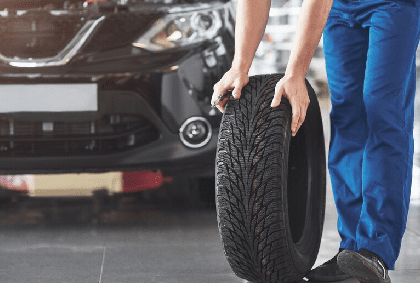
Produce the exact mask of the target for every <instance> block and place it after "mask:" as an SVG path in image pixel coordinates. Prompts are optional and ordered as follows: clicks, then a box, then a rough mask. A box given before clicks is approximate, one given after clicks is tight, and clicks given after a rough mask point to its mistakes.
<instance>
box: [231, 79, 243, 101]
mask: <svg viewBox="0 0 420 283" xmlns="http://www.w3.org/2000/svg"><path fill="white" fill-rule="evenodd" d="M234 87H235V88H234V89H233V91H232V96H233V97H234V98H235V99H239V98H240V97H241V94H242V87H241V85H240V84H239V82H236V83H235V85H234Z"/></svg>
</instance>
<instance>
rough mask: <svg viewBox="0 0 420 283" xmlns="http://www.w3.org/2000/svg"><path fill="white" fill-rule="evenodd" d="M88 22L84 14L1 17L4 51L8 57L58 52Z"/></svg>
mask: <svg viewBox="0 0 420 283" xmlns="http://www.w3.org/2000/svg"><path fill="white" fill-rule="evenodd" d="M83 24H84V22H83V20H82V18H81V16H80V15H62V16H51V15H48V16H44V17H41V16H40V15H37V16H18V17H17V16H16V17H8V18H1V19H0V37H1V40H0V53H1V54H3V56H5V57H8V58H15V57H18V58H21V59H28V58H32V59H39V58H48V57H53V56H55V55H57V54H58V53H59V52H60V51H61V50H62V49H64V47H66V45H67V44H68V43H69V42H70V41H71V39H72V38H73V37H74V36H75V35H76V34H77V32H78V31H79V29H80V28H81V27H82V26H83Z"/></svg>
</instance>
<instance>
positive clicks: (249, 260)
mask: <svg viewBox="0 0 420 283" xmlns="http://www.w3.org/2000/svg"><path fill="white" fill-rule="evenodd" d="M281 77H282V75H281V74H275V75H263V76H255V77H250V80H249V83H248V85H247V86H246V87H244V88H243V90H242V95H241V98H240V99H239V100H235V99H233V98H230V99H229V101H228V103H227V105H226V111H225V113H224V117H223V120H222V124H221V127H220V134H219V141H218V149H217V158H216V207H217V214H218V221H219V232H220V235H221V238H222V243H223V247H224V251H225V254H226V258H227V260H228V262H229V264H230V266H231V267H232V269H233V271H234V272H235V274H236V275H237V276H239V277H241V278H244V279H246V280H248V281H250V282H296V281H298V280H300V279H301V278H303V277H304V275H305V274H306V273H307V272H308V271H309V270H310V269H311V267H312V265H313V264H314V262H315V260H316V256H317V254H318V251H319V245H320V241H321V234H322V227H323V221H324V211H325V172H326V169H325V166H326V165H325V145H324V137H323V128H322V121H321V116H320V111H319V105H318V102H317V97H316V95H315V93H314V91H313V89H312V88H311V87H310V85H309V84H308V92H309V96H310V99H311V102H310V105H309V107H308V111H307V117H306V120H305V122H304V124H303V125H302V127H301V128H300V130H299V131H298V134H297V135H296V136H295V137H293V138H291V131H290V123H291V106H290V104H289V103H288V101H287V99H285V98H283V100H282V103H281V105H280V106H279V107H276V108H271V106H270V103H271V100H272V98H273V95H274V88H275V85H276V83H277V82H278V81H279V79H280V78H281Z"/></svg>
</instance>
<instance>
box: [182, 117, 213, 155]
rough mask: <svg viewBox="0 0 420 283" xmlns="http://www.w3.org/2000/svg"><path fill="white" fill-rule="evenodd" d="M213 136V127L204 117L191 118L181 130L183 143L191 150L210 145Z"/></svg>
mask: <svg viewBox="0 0 420 283" xmlns="http://www.w3.org/2000/svg"><path fill="white" fill-rule="evenodd" d="M211 134H212V131H211V125H210V123H209V122H208V121H207V119H206V118H203V117H191V118H189V119H187V121H185V122H184V124H182V126H181V128H180V129H179V136H180V138H181V141H182V143H183V144H184V145H186V146H188V147H191V148H199V147H203V146H205V145H206V144H208V142H209V141H210V139H211Z"/></svg>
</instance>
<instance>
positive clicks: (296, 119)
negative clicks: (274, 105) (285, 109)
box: [291, 105, 301, 136]
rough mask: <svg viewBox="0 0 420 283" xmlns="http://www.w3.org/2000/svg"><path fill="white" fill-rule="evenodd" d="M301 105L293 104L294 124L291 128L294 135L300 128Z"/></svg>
mask: <svg viewBox="0 0 420 283" xmlns="http://www.w3.org/2000/svg"><path fill="white" fill-rule="evenodd" d="M300 113H301V110H300V107H299V106H297V105H295V106H294V105H292V125H291V130H292V136H295V135H296V133H297V130H298V129H299V127H298V123H299V119H300Z"/></svg>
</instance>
